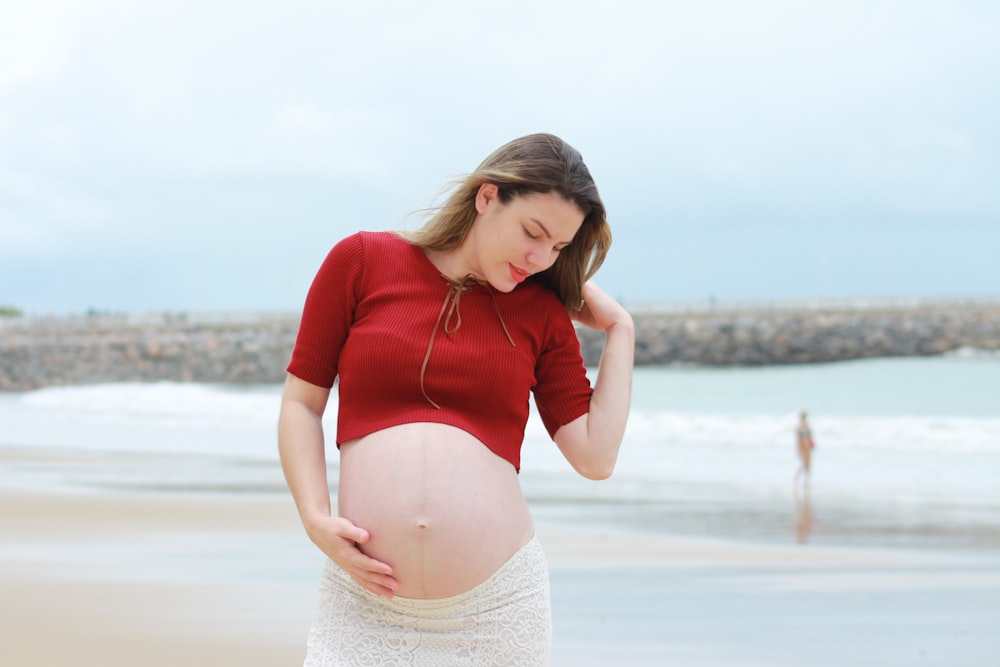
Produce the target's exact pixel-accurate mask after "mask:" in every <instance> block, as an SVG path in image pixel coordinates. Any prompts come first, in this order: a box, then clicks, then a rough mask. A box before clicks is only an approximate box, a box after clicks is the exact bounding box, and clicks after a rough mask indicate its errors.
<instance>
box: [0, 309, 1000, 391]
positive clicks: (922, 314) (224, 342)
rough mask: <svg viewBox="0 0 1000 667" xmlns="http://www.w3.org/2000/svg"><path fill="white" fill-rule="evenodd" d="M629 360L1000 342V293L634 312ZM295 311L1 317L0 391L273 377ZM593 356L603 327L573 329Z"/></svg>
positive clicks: (843, 353)
mask: <svg viewBox="0 0 1000 667" xmlns="http://www.w3.org/2000/svg"><path fill="white" fill-rule="evenodd" d="M633 316H634V318H635V323H636V363H637V364H640V365H651V364H700V365H730V366H731V365H743V366H747V365H764V364H796V363H813V362H829V361H840V360H846V359H859V358H866V357H895V356H927V355H937V354H942V353H946V352H949V351H953V350H956V349H959V348H976V349H982V350H1000V301H997V302H992V303H982V302H979V303H968V302H963V303H936V304H922V305H897V306H879V307H873V306H865V307H861V306H858V305H853V306H852V305H844V306H841V307H832V306H826V307H798V308H794V307H759V308H744V309H737V308H726V309H721V308H719V309H714V310H710V309H704V310H693V309H687V310H679V309H673V310H671V309H659V310H643V311H634V312H633ZM297 327H298V316H297V315H296V314H294V313H293V314H284V315H280V314H266V315H258V316H252V317H251V316H235V315H232V316H226V317H214V318H209V317H194V316H179V315H155V316H146V317H141V318H135V317H128V316H120V317H109V316H100V317H69V318H6V319H0V391H24V390H30V389H37V388H39V387H46V386H58V385H70V384H97V383H102V382H156V381H175V382H217V383H239V384H253V383H277V382H282V381H283V380H284V375H285V372H284V369H285V366H286V365H287V363H288V358H289V356H290V354H291V350H292V346H293V344H294V342H295V334H296V331H297ZM579 333H580V340H581V345H582V349H583V352H584V357H585V359H586V361H587V363H588V364H590V365H593V364H596V363H597V361H598V359H599V358H600V352H601V347H602V345H603V335H602V334H599V333H597V332H593V331H590V330H587V329H580V330H579Z"/></svg>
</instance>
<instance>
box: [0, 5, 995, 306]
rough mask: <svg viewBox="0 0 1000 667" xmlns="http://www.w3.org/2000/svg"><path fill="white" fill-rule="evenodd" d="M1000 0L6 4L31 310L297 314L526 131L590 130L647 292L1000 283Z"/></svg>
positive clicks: (1, 57) (573, 137) (7, 181)
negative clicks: (339, 257)
mask: <svg viewBox="0 0 1000 667" xmlns="http://www.w3.org/2000/svg"><path fill="white" fill-rule="evenodd" d="M998 22H1000V8H998V7H997V6H996V5H995V4H993V3H988V2H969V1H960V2H949V3H942V2H870V1H847V2H810V3H799V2H783V1H779V0H765V1H762V2H732V1H728V2H726V1H721V2H720V1H718V0H708V1H705V2H658V3H653V2H636V1H634V0H624V1H621V2H613V3H611V2H594V1H582V2H568V1H567V2H527V1H514V2H505V3H475V2H435V1H430V2H422V3H411V2H403V1H390V2H379V3H360V2H359V3H347V2H319V1H308V0H290V1H289V2H281V3H277V2H269V1H261V0H248V1H247V2H241V3H238V4H237V3H233V2H228V1H225V0H198V1H197V2H195V1H194V0H176V1H173V2H169V3H168V2H122V1H120V0H38V1H37V2H31V3H4V4H3V6H2V8H0V306H7V307H11V308H17V309H19V310H21V311H23V312H27V313H33V314H44V313H73V312H83V311H85V310H88V309H93V310H98V311H109V310H110V311H116V312H120V311H129V312H136V311H140V312H142V311H148V310H155V311H161V310H182V311H190V310H195V311H219V310H239V311H248V310H253V311H258V310H273V309H278V310H294V309H296V308H298V307H299V306H300V304H301V301H302V297H303V294H304V290H305V289H306V287H307V286H308V283H309V280H310V279H311V277H312V275H313V272H314V271H315V269H316V267H317V266H318V264H319V262H320V261H321V259H322V257H323V256H324V255H325V253H326V251H327V250H328V249H329V247H330V246H332V245H333V244H334V243H335V242H336V241H337V240H338V239H340V238H341V237H343V236H345V235H347V234H349V233H351V232H353V231H355V230H357V229H387V228H399V227H412V226H415V225H418V224H419V223H420V217H419V215H414V212H416V211H419V210H420V209H423V208H424V207H426V206H428V205H430V204H432V203H433V202H434V201H435V197H436V196H437V194H438V193H439V191H440V189H441V188H442V186H444V185H445V184H446V183H447V182H449V181H450V180H451V179H452V178H453V177H455V176H458V175H460V174H462V173H465V172H467V171H469V170H471V169H473V168H474V167H475V165H476V164H478V163H479V161H480V160H482V159H483V158H484V157H485V156H486V155H487V154H488V153H489V152H491V151H492V150H493V149H494V148H496V147H497V146H499V145H500V144H502V143H504V142H506V141H508V140H510V139H512V138H514V137H517V136H521V135H523V134H528V133H532V132H539V131H547V132H553V133H556V134H558V135H560V136H562V137H563V138H564V139H566V140H567V141H568V142H570V143H571V144H573V145H574V146H575V147H576V148H578V149H579V150H580V151H581V152H582V153H583V155H584V158H585V159H586V160H587V162H588V164H589V166H590V168H591V171H592V172H593V174H594V176H595V179H596V181H597V183H598V185H599V187H600V189H601V192H602V195H603V196H604V198H605V200H606V203H607V206H608V209H609V213H610V218H611V222H612V225H613V228H614V231H615V235H616V242H615V247H614V250H613V252H612V253H611V256H610V258H609V260H608V262H607V264H606V265H605V268H604V270H603V271H602V272H601V274H600V281H601V282H602V283H603V284H604V285H605V286H606V287H607V289H608V290H609V291H610V292H612V293H613V294H615V295H616V296H618V297H619V298H621V299H623V300H624V301H625V302H626V303H631V304H636V303H660V302H678V301H680V302H699V303H701V302H707V301H709V300H710V299H716V300H719V301H731V300H741V301H745V300H752V301H760V300H765V301H769V300H776V299H777V300H786V299H826V298H868V297H930V296H948V297H951V296H962V297H967V296H976V295H983V294H991V295H995V294H997V292H998V291H1000V268H998V264H997V262H996V261H995V248H996V247H998V246H1000V224H997V217H998V213H1000V189H998V188H997V187H996V184H997V183H998V182H1000V164H998V160H1000V158H998V156H1000V150H998V149H1000V126H998V124H997V123H996V118H997V117H1000V88H998V87H997V86H996V85H993V82H995V81H996V80H997V77H998V76H1000V46H998V44H1000V40H997V39H996V36H997V33H998Z"/></svg>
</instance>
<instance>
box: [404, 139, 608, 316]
mask: <svg viewBox="0 0 1000 667" xmlns="http://www.w3.org/2000/svg"><path fill="white" fill-rule="evenodd" d="M484 183H492V184H494V185H496V186H497V187H498V188H499V198H500V201H501V202H502V203H503V204H508V203H510V201H511V200H513V199H514V198H515V197H518V196H521V195H527V194H531V193H535V192H538V193H549V192H555V193H557V194H558V195H560V196H561V197H562V198H563V199H565V200H566V201H568V202H572V203H573V204H575V205H576V207H577V208H579V209H580V211H581V212H582V213H583V215H584V218H583V224H582V225H580V229H579V230H578V231H577V233H576V235H575V236H574V237H573V242H572V243H570V244H569V245H568V246H566V247H565V248H564V249H563V250H561V251H560V253H559V257H558V259H556V261H555V264H553V265H552V266H551V267H549V268H548V269H547V270H545V271H542V272H541V273H537V274H535V275H533V276H531V278H530V280H534V281H536V282H540V283H542V284H543V285H545V286H546V287H548V288H549V289H551V290H553V291H554V292H555V293H556V294H558V295H559V299H560V300H561V301H562V303H563V305H565V306H566V308H567V309H574V310H575V309H578V308H579V307H580V301H581V294H582V292H583V284H584V283H585V282H586V281H587V280H589V279H590V278H591V277H592V276H593V275H594V274H595V273H597V269H598V268H600V266H601V264H602V263H603V262H604V258H605V257H606V256H607V254H608V249H609V248H610V247H611V228H610V226H609V225H608V221H607V215H606V212H605V209H604V202H602V201H601V197H600V195H599V194H598V192H597V186H596V185H595V184H594V179H593V178H592V177H591V175H590V171H589V170H588V169H587V165H586V164H584V162H583V157H582V156H581V155H580V153H579V152H578V151H577V150H576V149H575V148H573V147H572V146H570V145H569V144H567V143H566V142H565V141H563V140H562V139H560V138H559V137H557V136H555V135H552V134H531V135H528V136H526V137H521V138H520V139H514V140H513V141H511V142H509V143H507V144H504V145H503V146H501V147H500V148H498V149H497V150H495V151H494V152H493V153H492V154H491V155H490V156H489V157H487V158H486V159H485V160H483V162H482V164H480V165H479V166H478V167H476V170H475V171H474V172H472V173H471V174H469V175H468V176H466V177H465V178H462V179H460V180H458V181H456V182H455V183H453V184H452V186H453V189H452V191H451V194H450V195H449V196H448V198H447V199H446V200H445V202H444V204H442V205H441V206H438V207H435V208H432V209H431V219H430V220H428V221H427V223H426V224H425V225H424V226H423V227H421V228H420V229H418V230H416V231H411V232H406V233H405V236H406V238H408V239H409V240H410V241H411V242H412V243H415V244H416V245H419V246H421V247H423V248H427V249H429V250H440V251H448V250H454V249H455V248H457V247H459V246H460V245H462V242H463V241H465V237H466V235H467V234H468V233H469V229H471V227H472V223H473V221H474V220H475V219H476V215H477V212H476V194H477V193H478V192H479V188H480V186H481V185H483V184H484Z"/></svg>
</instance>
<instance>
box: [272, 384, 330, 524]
mask: <svg viewBox="0 0 1000 667" xmlns="http://www.w3.org/2000/svg"><path fill="white" fill-rule="evenodd" d="M278 452H279V455H280V457H281V468H282V470H283V471H284V474H285V480H286V481H287V482H288V488H289V490H290V491H291V493H292V498H294V500H295V506H296V507H297V508H298V511H299V516H300V517H301V519H302V523H303V525H304V526H305V528H306V531H307V532H311V526H312V525H313V524H314V522H315V521H316V520H317V519H322V518H324V517H329V516H330V515H331V503H330V489H329V485H328V481H327V474H326V450H325V445H324V438H323V424H322V417H321V416H320V415H316V414H313V413H312V412H310V411H309V410H308V409H307V408H306V407H305V406H304V405H302V404H301V403H297V402H294V401H290V402H284V403H282V406H281V415H280V417H279V420H278Z"/></svg>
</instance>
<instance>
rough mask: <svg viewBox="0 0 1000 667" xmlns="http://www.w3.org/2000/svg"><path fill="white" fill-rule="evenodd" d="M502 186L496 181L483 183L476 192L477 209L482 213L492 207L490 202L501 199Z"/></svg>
mask: <svg viewBox="0 0 1000 667" xmlns="http://www.w3.org/2000/svg"><path fill="white" fill-rule="evenodd" d="M499 199H500V188H498V187H497V186H496V184H495V183H483V184H482V185H480V186H479V191H478V192H477V193H476V211H477V212H478V213H479V214H480V215H482V214H483V213H486V210H487V209H488V208H489V207H490V204H492V203H494V202H496V201H499Z"/></svg>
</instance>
